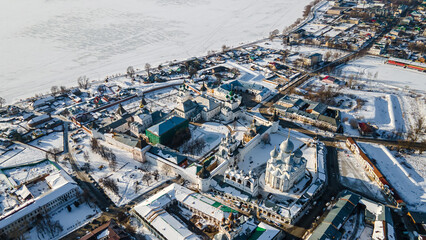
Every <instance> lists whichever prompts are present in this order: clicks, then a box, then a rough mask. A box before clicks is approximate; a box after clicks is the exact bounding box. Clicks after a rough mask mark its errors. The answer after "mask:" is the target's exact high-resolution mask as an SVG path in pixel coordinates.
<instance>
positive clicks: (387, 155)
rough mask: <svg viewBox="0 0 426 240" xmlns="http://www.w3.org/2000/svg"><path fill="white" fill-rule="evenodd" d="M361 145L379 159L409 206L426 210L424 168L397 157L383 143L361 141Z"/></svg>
mask: <svg viewBox="0 0 426 240" xmlns="http://www.w3.org/2000/svg"><path fill="white" fill-rule="evenodd" d="M360 146H361V147H362V148H363V149H364V151H365V152H366V153H367V154H368V156H370V157H371V158H373V159H375V160H376V161H377V166H378V168H379V169H380V171H381V172H382V174H383V175H384V176H385V177H386V179H387V180H388V181H389V183H390V184H391V185H392V186H393V187H394V188H395V190H396V191H397V192H398V193H399V194H400V195H401V198H402V199H403V200H404V201H405V202H406V203H407V206H408V208H409V209H411V210H416V211H422V212H426V181H425V179H424V175H423V176H422V175H421V174H422V173H423V172H424V169H421V166H415V165H411V164H410V163H409V162H407V161H405V160H404V158H402V157H399V158H395V156H394V154H395V153H392V152H391V151H389V150H388V149H387V148H386V147H384V146H382V145H377V144H367V143H360ZM419 170H421V171H419ZM419 172H420V173H419Z"/></svg>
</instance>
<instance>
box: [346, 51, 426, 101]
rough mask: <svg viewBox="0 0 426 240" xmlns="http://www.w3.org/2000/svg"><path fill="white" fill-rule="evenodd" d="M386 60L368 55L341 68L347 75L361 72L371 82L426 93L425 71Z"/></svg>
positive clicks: (363, 77)
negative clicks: (392, 63) (388, 62)
mask: <svg viewBox="0 0 426 240" xmlns="http://www.w3.org/2000/svg"><path fill="white" fill-rule="evenodd" d="M385 60H386V58H381V57H373V56H366V57H362V58H360V59H357V60H355V61H352V62H349V63H348V64H346V65H343V66H342V67H341V68H340V69H341V70H342V75H346V76H349V75H358V74H361V75H362V76H361V79H363V80H367V81H368V82H371V84H373V83H375V84H376V85H379V86H380V85H382V86H383V85H385V86H386V85H387V86H394V87H398V88H409V89H411V90H415V91H419V92H422V93H426V74H425V73H421V72H419V71H416V70H410V69H405V68H402V67H398V66H393V65H389V64H385V63H384V62H385ZM376 72H377V73H378V74H377V78H374V75H375V74H376ZM368 75H370V78H368Z"/></svg>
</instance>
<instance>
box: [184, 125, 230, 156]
mask: <svg viewBox="0 0 426 240" xmlns="http://www.w3.org/2000/svg"><path fill="white" fill-rule="evenodd" d="M189 129H190V131H191V139H190V140H188V142H192V141H194V140H196V139H199V138H200V139H204V141H205V144H206V145H205V147H204V148H203V149H202V151H201V152H200V153H198V154H197V156H192V157H194V158H199V157H202V156H204V155H205V154H206V153H208V152H210V151H211V150H213V149H214V148H216V147H217V146H218V145H219V143H220V141H221V140H222V138H223V137H225V136H226V135H227V134H228V133H229V129H228V128H227V127H226V126H224V125H222V124H219V123H215V122H206V123H203V124H202V125H201V126H195V125H192V124H190V125H189ZM182 148H183V146H182V147H181V149H182Z"/></svg>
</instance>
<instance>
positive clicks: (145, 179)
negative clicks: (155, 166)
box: [142, 172, 151, 187]
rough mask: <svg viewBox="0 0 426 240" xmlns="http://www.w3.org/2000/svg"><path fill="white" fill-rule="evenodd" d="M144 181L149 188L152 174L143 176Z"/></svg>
mask: <svg viewBox="0 0 426 240" xmlns="http://www.w3.org/2000/svg"><path fill="white" fill-rule="evenodd" d="M142 181H144V182H145V185H147V186H148V187H149V181H151V173H149V172H147V173H145V174H144V175H143V176H142Z"/></svg>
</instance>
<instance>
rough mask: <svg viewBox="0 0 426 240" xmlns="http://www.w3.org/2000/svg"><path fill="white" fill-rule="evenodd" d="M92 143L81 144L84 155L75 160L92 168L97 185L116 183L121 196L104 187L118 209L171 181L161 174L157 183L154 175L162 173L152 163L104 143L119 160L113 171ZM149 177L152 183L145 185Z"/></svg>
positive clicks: (79, 155) (87, 141)
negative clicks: (94, 150) (102, 181)
mask: <svg viewBox="0 0 426 240" xmlns="http://www.w3.org/2000/svg"><path fill="white" fill-rule="evenodd" d="M81 135H82V134H81ZM89 142H90V138H89V137H86V138H84V139H83V141H82V142H80V143H79V145H78V146H79V149H81V150H82V151H81V152H80V153H76V154H74V155H75V158H76V160H77V162H78V164H79V166H80V167H84V166H85V164H86V163H88V164H90V168H91V171H90V172H89V174H90V175H91V176H92V177H93V179H94V180H95V181H96V182H98V183H99V182H100V179H101V178H110V179H112V180H114V181H115V183H116V185H117V187H118V193H117V194H116V193H114V192H112V191H111V190H110V189H108V188H105V187H104V188H103V189H104V190H105V193H106V194H107V195H108V197H109V198H110V199H111V200H112V201H113V202H114V203H115V204H116V205H118V206H122V205H125V204H127V203H129V202H130V201H131V200H133V199H134V198H136V197H138V196H140V195H142V194H143V193H144V192H146V191H149V190H151V189H153V188H155V187H157V186H159V185H161V184H162V183H164V182H165V181H167V180H169V179H170V177H169V176H166V175H163V174H159V177H158V179H157V180H155V179H154V177H153V176H152V175H151V173H153V172H154V171H155V170H158V171H161V170H160V169H157V168H156V167H154V166H152V165H150V164H148V163H145V164H142V163H140V162H138V161H136V160H134V159H133V156H132V154H131V153H130V152H127V151H125V150H122V149H120V148H117V147H115V146H112V145H110V144H108V143H106V142H103V141H101V144H102V145H103V146H105V147H107V148H109V149H111V150H112V151H113V153H114V154H115V155H116V156H117V167H116V171H113V170H112V169H111V168H110V166H109V164H108V161H106V160H104V159H103V158H102V157H101V156H100V155H98V154H96V153H94V152H93V151H91V149H90V143H89ZM84 152H87V154H88V158H87V159H88V161H86V159H85V157H84ZM142 169H144V170H142ZM148 173H149V175H150V178H149V180H147V181H143V180H142V179H143V176H144V175H146V174H148Z"/></svg>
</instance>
